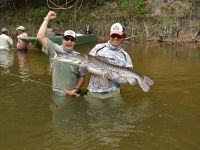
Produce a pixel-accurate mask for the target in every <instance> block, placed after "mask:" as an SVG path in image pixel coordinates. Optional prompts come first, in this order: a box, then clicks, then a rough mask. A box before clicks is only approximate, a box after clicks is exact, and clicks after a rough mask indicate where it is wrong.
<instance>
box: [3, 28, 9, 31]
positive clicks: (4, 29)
mask: <svg viewBox="0 0 200 150" xmlns="http://www.w3.org/2000/svg"><path fill="white" fill-rule="evenodd" d="M8 31H9V30H8V29H6V28H2V29H1V32H8Z"/></svg>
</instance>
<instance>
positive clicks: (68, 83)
mask: <svg viewBox="0 0 200 150" xmlns="http://www.w3.org/2000/svg"><path fill="white" fill-rule="evenodd" d="M42 51H43V52H44V53H45V54H47V55H49V56H50V59H51V58H52V57H54V56H55V55H56V54H59V55H77V54H79V53H78V52H76V51H74V50H71V51H69V52H68V51H65V50H64V49H63V47H62V45H58V44H55V43H53V42H52V41H51V40H49V39H47V46H46V47H43V49H42ZM50 62H51V70H52V86H53V91H56V92H61V93H63V90H64V89H68V90H71V89H74V87H75V86H76V84H77V81H78V78H80V77H81V76H84V73H83V72H80V71H79V67H78V66H75V65H70V64H68V63H66V62H62V61H58V60H53V61H50Z"/></svg>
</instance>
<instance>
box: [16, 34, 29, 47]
mask: <svg viewBox="0 0 200 150" xmlns="http://www.w3.org/2000/svg"><path fill="white" fill-rule="evenodd" d="M23 37H28V34H27V33H26V32H23V33H21V34H20V35H18V36H17V49H26V48H27V45H26V43H25V42H24V41H22V40H21V39H20V38H23Z"/></svg>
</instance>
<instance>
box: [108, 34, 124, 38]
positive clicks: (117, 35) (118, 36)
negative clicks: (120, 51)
mask: <svg viewBox="0 0 200 150" xmlns="http://www.w3.org/2000/svg"><path fill="white" fill-rule="evenodd" d="M110 37H111V38H112V39H114V38H117V39H122V38H123V37H124V35H119V34H111V35H110Z"/></svg>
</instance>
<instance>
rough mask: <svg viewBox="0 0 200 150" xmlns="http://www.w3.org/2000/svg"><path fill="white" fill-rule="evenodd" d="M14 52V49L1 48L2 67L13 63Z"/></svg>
mask: <svg viewBox="0 0 200 150" xmlns="http://www.w3.org/2000/svg"><path fill="white" fill-rule="evenodd" d="M13 62H14V54H13V51H12V50H2V49H1V50H0V67H2V68H4V69H6V68H9V67H10V66H12V65H13Z"/></svg>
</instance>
